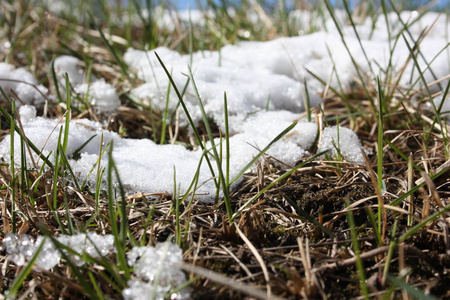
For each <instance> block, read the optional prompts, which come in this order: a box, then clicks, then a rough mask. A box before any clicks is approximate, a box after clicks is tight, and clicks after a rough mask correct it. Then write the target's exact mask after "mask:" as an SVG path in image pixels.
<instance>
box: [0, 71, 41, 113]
mask: <svg viewBox="0 0 450 300" xmlns="http://www.w3.org/2000/svg"><path fill="white" fill-rule="evenodd" d="M0 88H2V89H3V91H4V92H5V93H6V95H7V96H14V93H15V94H16V95H17V96H18V98H19V99H20V101H19V100H17V101H16V102H15V103H16V107H20V106H21V104H22V102H23V103H24V104H32V105H41V104H43V103H44V102H45V100H46V99H45V95H46V94H47V89H46V88H45V87H44V86H42V85H39V83H38V81H37V80H36V78H35V77H34V76H33V75H32V74H31V73H30V72H28V71H27V70H25V69H24V68H18V69H16V68H14V66H12V65H9V64H7V63H3V62H0ZM1 98H3V97H2V96H1V94H0V99H1Z"/></svg>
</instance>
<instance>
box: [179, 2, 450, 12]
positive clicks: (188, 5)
mask: <svg viewBox="0 0 450 300" xmlns="http://www.w3.org/2000/svg"><path fill="white" fill-rule="evenodd" d="M198 1H199V0H173V1H171V2H173V3H175V4H176V5H177V7H178V9H180V10H185V9H189V8H195V7H196V6H197V3H198ZM407 1H408V2H417V3H426V2H429V0H415V1H411V0H407ZM200 2H201V3H206V0H200ZM217 2H220V1H217ZM230 2H233V0H231V1H230ZM267 2H268V3H270V2H272V3H273V2H275V1H273V0H268V1H267ZM286 2H287V3H294V2H295V1H293V0H286ZM331 2H332V3H335V2H336V0H331ZM350 2H354V1H352V0H350ZM436 2H437V6H438V7H439V8H440V9H445V8H446V7H447V8H448V7H450V0H437V1H436Z"/></svg>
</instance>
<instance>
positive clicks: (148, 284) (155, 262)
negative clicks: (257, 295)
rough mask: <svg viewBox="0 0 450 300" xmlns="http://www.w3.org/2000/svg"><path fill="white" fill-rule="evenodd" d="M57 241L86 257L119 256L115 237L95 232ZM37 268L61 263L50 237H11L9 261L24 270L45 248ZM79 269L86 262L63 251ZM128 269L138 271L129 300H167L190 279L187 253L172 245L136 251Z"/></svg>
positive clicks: (8, 237)
mask: <svg viewBox="0 0 450 300" xmlns="http://www.w3.org/2000/svg"><path fill="white" fill-rule="evenodd" d="M56 240H57V241H58V242H59V243H61V244H63V245H65V246H67V247H69V248H70V249H72V250H73V251H75V252H77V253H78V254H80V255H81V254H82V253H86V254H88V255H89V256H91V257H94V258H100V257H105V256H107V255H108V254H110V253H114V252H115V245H114V237H113V236H112V235H111V234H105V235H99V234H97V233H95V232H89V233H87V234H85V233H80V234H76V235H72V236H69V235H61V236H59V237H58V238H56ZM41 245H42V248H41V251H40V252H39V254H38V256H37V258H36V262H35V265H36V266H38V267H40V268H42V269H45V270H49V269H51V268H54V267H55V266H56V265H57V264H58V263H59V262H60V260H61V257H62V255H61V251H60V250H58V249H57V247H56V246H55V245H54V244H53V242H52V240H51V239H50V238H48V237H44V236H41V235H40V236H38V237H37V238H36V240H35V239H34V238H33V237H31V236H29V235H27V234H14V233H7V234H6V236H5V238H4V239H3V248H4V249H5V250H6V253H7V257H8V259H10V260H11V261H13V262H14V263H15V264H16V265H17V266H24V265H25V264H26V263H27V262H29V261H30V260H31V259H32V258H33V256H35V255H36V253H37V251H38V249H39V247H41ZM63 251H64V252H65V253H66V255H67V256H68V257H70V259H71V260H72V262H74V263H75V265H77V266H82V265H84V263H85V261H84V260H83V258H82V257H81V256H79V255H73V254H70V253H69V252H68V251H66V250H63ZM127 258H128V265H129V266H130V267H132V268H133V269H134V276H133V279H131V280H129V281H128V288H126V289H124V290H123V297H124V299H126V300H131V299H133V300H137V299H148V297H149V295H153V296H154V297H152V299H161V300H162V299H165V295H166V294H167V293H168V292H170V290H171V289H173V288H175V287H178V286H180V285H182V284H184V283H185V282H186V275H185V274H184V273H183V272H182V271H181V270H180V269H179V267H178V264H181V263H182V262H183V252H182V250H181V249H180V247H178V245H176V244H172V243H170V242H165V243H160V244H157V245H156V246H155V247H150V246H148V247H133V248H132V249H131V251H130V252H129V253H128V254H127ZM189 295H190V291H189V289H188V288H185V289H183V290H181V291H179V292H178V293H177V294H173V295H172V297H176V299H179V300H180V299H188V298H189Z"/></svg>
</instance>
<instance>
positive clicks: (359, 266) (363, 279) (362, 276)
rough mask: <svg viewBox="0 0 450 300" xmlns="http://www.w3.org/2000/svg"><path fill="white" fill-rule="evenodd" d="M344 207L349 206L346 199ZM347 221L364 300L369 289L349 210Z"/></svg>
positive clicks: (367, 295)
mask: <svg viewBox="0 0 450 300" xmlns="http://www.w3.org/2000/svg"><path fill="white" fill-rule="evenodd" d="M345 202H346V206H347V207H349V206H350V201H349V200H348V199H347V200H346V201H345ZM347 219H348V223H349V225H350V235H351V237H352V244H353V252H354V253H355V256H356V262H355V264H356V269H357V270H358V277H359V284H360V287H361V292H362V294H363V297H364V299H369V289H368V288H367V283H366V275H365V274H366V272H365V270H364V264H363V261H362V259H361V250H360V248H359V242H358V234H357V232H356V225H355V219H354V217H353V212H352V210H351V209H348V210H347Z"/></svg>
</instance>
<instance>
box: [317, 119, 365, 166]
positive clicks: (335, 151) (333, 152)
mask: <svg viewBox="0 0 450 300" xmlns="http://www.w3.org/2000/svg"><path fill="white" fill-rule="evenodd" d="M326 150H328V155H330V156H331V157H332V158H333V159H336V160H341V159H343V160H345V161H353V162H356V163H358V164H361V165H363V164H364V157H363V154H362V152H363V151H364V148H363V147H362V146H361V143H360V142H359V139H358V136H357V135H356V133H354V132H353V131H352V130H351V129H348V128H345V127H341V126H332V127H328V128H325V129H324V130H323V133H322V144H321V146H320V148H319V150H318V152H322V151H326Z"/></svg>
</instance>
